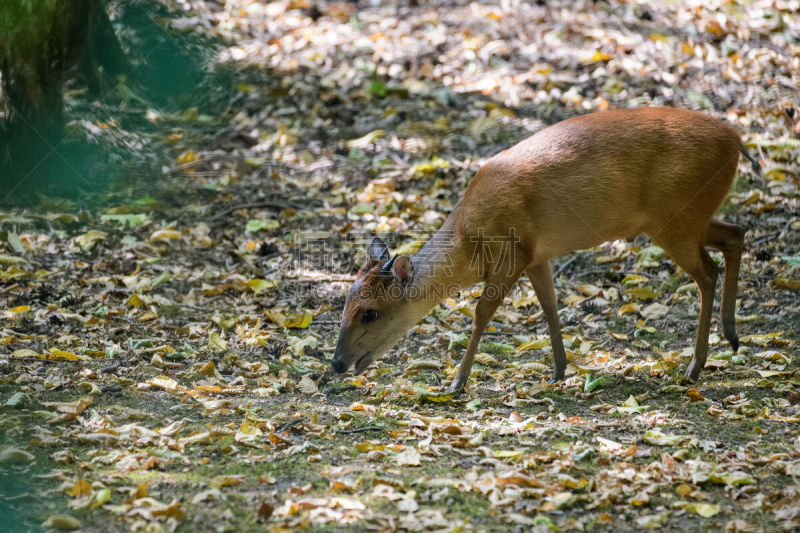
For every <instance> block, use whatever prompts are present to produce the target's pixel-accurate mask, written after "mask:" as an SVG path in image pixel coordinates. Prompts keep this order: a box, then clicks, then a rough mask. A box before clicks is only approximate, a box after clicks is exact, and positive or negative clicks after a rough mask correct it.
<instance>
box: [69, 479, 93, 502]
mask: <svg viewBox="0 0 800 533" xmlns="http://www.w3.org/2000/svg"><path fill="white" fill-rule="evenodd" d="M66 493H67V494H68V495H69V496H72V497H73V498H77V497H78V496H88V495H89V494H91V493H92V485H91V483H89V482H88V481H83V480H82V479H79V480H78V481H76V482H75V484H74V485H72V487H70V488H69V489H67V490H66Z"/></svg>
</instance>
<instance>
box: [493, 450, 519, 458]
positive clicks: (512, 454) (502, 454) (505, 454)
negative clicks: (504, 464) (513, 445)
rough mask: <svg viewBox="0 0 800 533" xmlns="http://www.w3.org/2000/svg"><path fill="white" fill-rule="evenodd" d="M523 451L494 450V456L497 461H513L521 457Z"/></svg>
mask: <svg viewBox="0 0 800 533" xmlns="http://www.w3.org/2000/svg"><path fill="white" fill-rule="evenodd" d="M523 453H525V452H524V451H523V450H496V451H495V452H494V456H495V457H497V458H498V459H513V458H517V457H520V456H522V454H523Z"/></svg>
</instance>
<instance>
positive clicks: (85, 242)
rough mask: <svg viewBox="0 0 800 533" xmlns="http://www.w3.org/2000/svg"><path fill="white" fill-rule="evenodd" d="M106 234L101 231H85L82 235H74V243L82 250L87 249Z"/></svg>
mask: <svg viewBox="0 0 800 533" xmlns="http://www.w3.org/2000/svg"><path fill="white" fill-rule="evenodd" d="M106 237H107V234H106V233H104V232H102V231H97V230H94V229H93V230H91V231H87V232H86V233H84V234H83V235H79V236H77V237H75V243H76V244H77V245H78V246H80V247H81V248H82V249H83V250H84V251H87V252H88V251H89V250H91V249H92V248H94V247H95V245H96V244H97V243H98V242H100V241H102V240H103V239H105V238H106Z"/></svg>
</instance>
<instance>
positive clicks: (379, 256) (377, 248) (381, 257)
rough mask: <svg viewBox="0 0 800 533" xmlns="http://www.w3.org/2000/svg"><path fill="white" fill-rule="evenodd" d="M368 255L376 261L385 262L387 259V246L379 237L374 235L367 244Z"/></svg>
mask: <svg viewBox="0 0 800 533" xmlns="http://www.w3.org/2000/svg"><path fill="white" fill-rule="evenodd" d="M369 256H370V257H371V258H372V259H375V260H376V261H380V262H381V263H385V262H386V261H388V260H389V247H388V246H386V243H385V242H383V239H381V238H380V237H375V238H374V239H372V242H371V243H370V245H369Z"/></svg>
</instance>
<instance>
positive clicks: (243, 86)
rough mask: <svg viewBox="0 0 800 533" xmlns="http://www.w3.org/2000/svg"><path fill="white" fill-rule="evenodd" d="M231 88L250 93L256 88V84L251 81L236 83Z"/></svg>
mask: <svg viewBox="0 0 800 533" xmlns="http://www.w3.org/2000/svg"><path fill="white" fill-rule="evenodd" d="M233 88H234V89H236V90H237V91H239V92H243V93H250V92H253V91H255V90H256V86H255V85H253V84H252V83H237V84H236V85H234V86H233Z"/></svg>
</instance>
